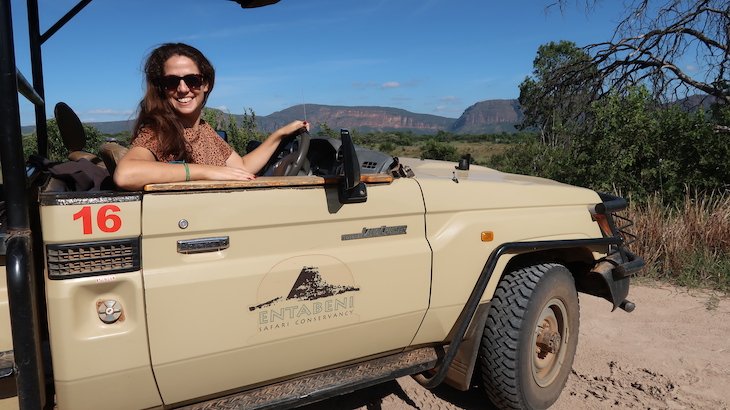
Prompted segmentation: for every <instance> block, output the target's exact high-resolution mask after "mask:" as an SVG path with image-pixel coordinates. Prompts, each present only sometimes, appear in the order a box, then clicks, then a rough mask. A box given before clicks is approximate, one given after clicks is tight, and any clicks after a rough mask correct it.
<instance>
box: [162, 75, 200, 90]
mask: <svg viewBox="0 0 730 410" xmlns="http://www.w3.org/2000/svg"><path fill="white" fill-rule="evenodd" d="M180 80H183V81H185V84H186V85H187V86H188V88H190V89H194V90H198V89H200V87H202V86H203V82H204V80H205V79H204V77H203V75H202V74H188V75H185V76H182V77H179V76H176V75H166V76H164V77H160V78H159V79H158V80H157V82H158V83H159V84H160V86H161V87H162V88H164V89H165V90H167V91H174V90H177V86H178V85H180Z"/></svg>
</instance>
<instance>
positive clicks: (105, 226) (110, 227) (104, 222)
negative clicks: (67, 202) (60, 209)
mask: <svg viewBox="0 0 730 410" xmlns="http://www.w3.org/2000/svg"><path fill="white" fill-rule="evenodd" d="M119 211H121V209H119V207H118V206H116V205H104V206H102V207H101V208H99V211H98V212H97V213H96V226H98V227H99V229H101V231H102V232H106V233H109V232H116V231H118V230H119V229H121V228H122V218H120V217H119V215H117V214H115V213H114V212H119ZM73 217H74V221H75V220H77V219H81V223H82V227H83V231H84V235H91V233H92V221H91V219H92V216H91V207H90V206H85V207H83V208H81V210H80V211H78V212H76V213H75V214H74V215H73Z"/></svg>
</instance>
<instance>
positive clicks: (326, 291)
mask: <svg viewBox="0 0 730 410" xmlns="http://www.w3.org/2000/svg"><path fill="white" fill-rule="evenodd" d="M359 290H360V288H358V287H356V286H349V285H333V284H330V283H327V281H325V280H324V278H322V275H321V274H320V273H319V269H318V268H317V267H315V266H304V267H302V270H301V272H299V276H297V279H296V281H295V282H294V285H293V286H292V288H291V290H289V293H288V294H287V295H286V297H284V296H278V297H275V298H273V299H270V300H268V301H266V302H263V303H260V304H258V305H255V306H249V308H248V310H249V311H251V312H253V311H255V310H257V309H262V308H265V307H269V306H272V305H274V304H276V303H278V302H281V301H289V300H296V301H313V300H317V299H322V298H326V297H330V296H335V295H340V294H343V293H347V292H357V291H359Z"/></svg>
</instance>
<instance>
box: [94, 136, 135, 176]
mask: <svg viewBox="0 0 730 410" xmlns="http://www.w3.org/2000/svg"><path fill="white" fill-rule="evenodd" d="M127 151H129V148H127V147H125V146H123V145H121V144H120V143H118V142H117V141H116V140H114V139H110V140H107V142H105V143H103V144H101V147H100V148H99V156H100V157H101V159H102V160H103V161H104V164H105V165H106V169H107V171H109V175H112V176H114V170H115V169H117V163H118V162H119V160H120V159H122V157H123V156H124V154H126V153H127Z"/></svg>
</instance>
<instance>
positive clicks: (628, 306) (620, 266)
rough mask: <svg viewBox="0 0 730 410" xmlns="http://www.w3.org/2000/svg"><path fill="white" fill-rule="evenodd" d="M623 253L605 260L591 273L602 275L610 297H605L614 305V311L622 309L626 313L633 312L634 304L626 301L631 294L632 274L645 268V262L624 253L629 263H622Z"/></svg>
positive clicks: (615, 254)
mask: <svg viewBox="0 0 730 410" xmlns="http://www.w3.org/2000/svg"><path fill="white" fill-rule="evenodd" d="M621 253H622V252H616V253H614V254H612V255H609V256H607V257H605V258H603V259H602V260H601V261H600V262H598V263H597V264H596V266H595V267H594V268H593V269H591V272H593V273H597V274H599V275H601V277H602V278H603V281H604V282H605V283H606V288H607V289H608V291H609V295H606V296H604V298H605V299H606V300H608V301H609V302H611V303H613V309H611V311H614V310H616V308H617V307H620V308H622V309H624V310H626V311H629V312H630V311H631V310H633V303H631V302H629V301H628V300H626V296H628V294H629V278H630V277H631V274H632V273H634V272H636V271H638V270H639V269H641V267H642V266H644V261H643V259H641V258H640V257H638V256H636V255H635V254H633V253H631V252H628V251H624V252H623V253H624V254H625V255H626V259H628V261H626V262H622V255H621Z"/></svg>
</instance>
